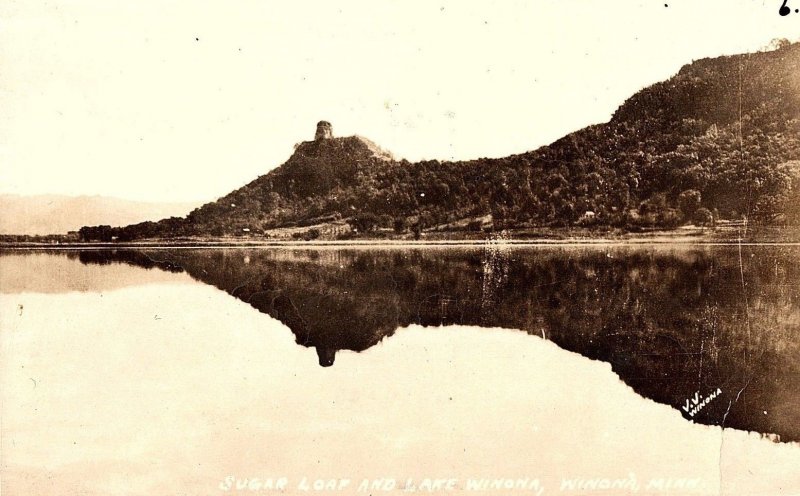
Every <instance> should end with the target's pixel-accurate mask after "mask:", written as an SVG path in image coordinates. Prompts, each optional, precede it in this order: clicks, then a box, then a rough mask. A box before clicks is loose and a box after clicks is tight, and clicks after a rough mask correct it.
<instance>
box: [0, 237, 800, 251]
mask: <svg viewBox="0 0 800 496" xmlns="http://www.w3.org/2000/svg"><path fill="white" fill-rule="evenodd" d="M485 246H495V247H520V248H524V247H579V246H800V241H770V240H764V241H756V240H703V239H586V240H578V239H574V240H573V239H571V240H446V241H445V240H427V241H425V240H422V241H407V240H350V241H267V242H240V243H235V242H194V243H192V242H180V243H169V242H163V241H161V242H138V243H61V244H49V243H14V244H0V251H3V250H8V251H14V250H111V249H194V248H203V249H211V248H217V249H224V248H293V249H298V248H299V249H302V248H353V249H358V248H410V249H415V248H448V247H451V248H452V247H455V248H458V247H467V248H469V247H485Z"/></svg>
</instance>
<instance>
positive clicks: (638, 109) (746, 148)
mask: <svg viewBox="0 0 800 496" xmlns="http://www.w3.org/2000/svg"><path fill="white" fill-rule="evenodd" d="M587 84H591V81H587ZM533 118H540V119H547V116H546V115H540V116H533ZM320 126H322V128H323V129H322V130H321V131H320V130H318V132H317V135H316V137H315V139H314V141H308V142H304V143H301V144H299V145H297V147H296V150H295V153H294V154H293V155H292V157H291V158H289V160H288V161H287V162H286V163H284V164H283V165H282V166H280V167H278V168H277V169H275V170H273V171H271V172H269V173H267V174H265V175H263V176H261V177H259V178H257V179H256V180H254V181H253V182H251V183H249V184H247V185H245V186H243V187H242V188H240V189H238V190H236V191H233V192H231V193H230V194H228V195H226V196H224V197H222V198H220V199H219V200H217V201H215V202H212V203H208V204H206V205H203V206H202V207H200V208H198V209H196V210H194V211H192V212H191V213H190V214H189V215H188V216H187V217H186V218H183V219H168V220H165V221H162V222H160V223H156V224H154V223H145V224H141V225H136V226H129V227H128V228H126V229H124V230H121V231H120V232H118V233H116V234H117V235H118V236H119V238H120V239H134V238H141V237H157V236H167V237H168V236H179V235H223V234H237V233H238V234H241V233H242V232H246V233H250V234H258V233H261V232H263V231H265V230H269V229H272V228H275V227H281V226H295V225H301V226H302V225H311V224H314V223H316V222H320V221H322V220H324V219H337V218H340V219H349V220H350V223H351V225H352V226H354V227H356V228H357V229H358V230H359V232H362V233H363V231H364V230H370V229H372V228H374V227H375V226H376V225H383V226H386V227H388V226H390V225H395V226H396V227H397V229H398V230H400V231H402V230H403V229H405V227H406V226H409V225H412V226H416V230H419V229H420V228H424V227H425V226H431V225H440V224H444V223H448V222H454V221H456V220H459V219H479V218H482V219H492V224H493V227H494V228H514V227H536V226H573V225H593V224H600V225H609V226H618V227H622V228H629V229H633V228H641V227H648V226H658V227H675V226H677V225H679V224H681V223H685V222H694V223H699V224H703V223H709V222H713V221H714V220H715V219H716V218H737V219H738V218H741V217H743V216H746V217H748V218H749V219H752V220H755V221H760V222H765V223H774V222H781V223H785V222H795V221H797V218H798V214H799V213H800V212H798V209H800V207H798V205H800V44H789V43H784V44H782V45H781V46H780V48H778V49H777V50H773V51H768V52H758V53H750V54H743V55H735V56H725V57H718V58H712V59H702V60H698V61H695V62H693V63H691V64H688V65H686V66H684V67H683V68H682V69H681V70H680V72H679V73H678V74H677V75H675V76H674V77H672V78H670V79H669V80H667V81H664V82H661V83H657V84H654V85H652V86H650V87H648V88H645V89H643V90H642V91H640V92H638V93H636V94H635V95H633V96H632V97H631V98H629V99H628V100H627V101H626V102H624V103H623V104H622V105H621V106H620V108H619V109H618V110H617V111H616V113H615V114H614V116H613V118H612V119H611V120H610V121H609V122H607V123H605V124H599V125H594V126H589V127H587V128H585V129H582V130H579V131H576V132H574V133H571V134H569V135H567V136H565V137H564V138H561V139H560V140H558V141H556V142H554V143H553V144H551V145H548V146H544V147H541V148H539V149H537V150H535V151H531V152H527V153H523V154H519V155H512V156H509V157H505V158H499V159H485V158H484V159H477V160H470V161H464V162H440V161H436V160H432V161H423V162H417V163H409V162H407V161H404V160H401V161H397V160H394V159H393V158H392V157H391V155H390V154H388V153H387V152H384V151H383V150H381V149H380V148H378V147H377V146H376V145H375V144H373V143H372V142H370V141H368V140H366V139H364V138H360V137H355V136H353V137H347V138H334V137H332V132H331V129H330V124H328V123H326V122H322V123H320ZM476 227H477V228H480V227H483V226H476ZM84 234H85V235H87V236H85V237H87V238H91V237H93V236H94V237H96V234H97V233H96V232H95V231H85V232H84ZM106 235H108V233H106Z"/></svg>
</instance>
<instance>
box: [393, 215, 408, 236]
mask: <svg viewBox="0 0 800 496" xmlns="http://www.w3.org/2000/svg"><path fill="white" fill-rule="evenodd" d="M406 224H407V223H406V218H405V217H395V218H394V224H393V226H392V227H394V232H395V233H397V234H403V232H405V230H406Z"/></svg>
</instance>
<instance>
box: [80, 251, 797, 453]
mask: <svg viewBox="0 0 800 496" xmlns="http://www.w3.org/2000/svg"><path fill="white" fill-rule="evenodd" d="M69 256H71V257H78V258H79V259H80V261H81V262H83V263H87V264H96V263H101V264H105V263H113V262H121V263H128V264H132V265H138V266H143V267H159V268H162V269H165V270H170V271H181V270H183V271H186V272H187V273H188V274H189V275H191V276H192V277H194V278H195V279H197V280H199V281H202V282H204V283H206V284H210V285H213V286H215V287H217V288H219V289H221V290H223V291H225V292H227V293H228V294H230V295H232V296H234V297H236V298H238V299H240V300H242V301H245V302H247V303H248V304H250V305H252V306H253V307H255V308H256V309H258V310H259V311H261V312H263V313H266V314H269V315H270V316H271V317H273V318H275V319H278V320H279V321H281V322H282V323H284V324H285V325H287V326H288V327H289V328H290V329H291V331H292V332H293V333H294V335H295V337H296V341H297V343H298V344H300V345H303V346H306V347H313V348H315V349H316V351H317V354H318V357H319V363H320V365H322V366H330V365H333V364H334V361H335V357H336V353H337V352H338V351H340V350H352V351H356V352H359V351H363V350H366V349H367V348H369V347H371V346H374V345H376V344H377V343H379V342H380V341H381V340H382V339H384V338H387V337H390V336H391V335H392V334H393V333H394V332H395V330H396V329H398V328H401V327H406V326H409V325H411V324H419V325H423V326H441V325H448V324H460V325H473V326H482V327H503V328H509V329H519V330H522V331H524V332H526V333H528V334H534V335H537V336H540V337H544V338H546V339H549V340H552V341H553V342H555V343H556V344H557V345H559V346H560V347H562V348H564V349H567V350H570V351H574V352H577V353H580V354H581V355H583V356H586V357H588V358H591V359H596V360H602V361H605V362H608V363H610V364H611V366H612V369H613V370H614V371H615V372H616V373H617V374H618V375H619V376H620V377H621V378H622V380H623V381H624V382H626V383H627V384H628V385H630V386H631V387H632V388H633V389H634V390H635V391H636V392H637V393H639V394H640V395H642V396H645V397H647V398H651V399H653V400H655V401H658V402H660V403H664V404H668V405H670V406H672V407H673V408H675V409H678V410H679V411H681V413H682V414H683V415H684V416H685V417H686V418H690V417H691V418H692V420H694V421H697V422H701V423H706V424H712V425H725V426H731V427H735V428H738V429H744V430H752V431H757V432H761V433H775V434H778V435H779V436H780V437H781V439H782V440H784V441H788V440H792V441H798V440H800V391H798V390H797V384H800V343H799V342H798V339H797V336H798V333H799V332H800V302H799V301H798V295H799V294H800V286H798V281H800V277H798V276H800V263H798V262H800V249H798V248H796V247H742V248H738V247H702V248H701V247H679V248H654V247H647V248H643V247H628V248H608V247H605V248H601V247H595V248H578V247H569V248H536V249H530V248H527V249H526V248H503V247H498V246H487V247H486V248H478V249H439V248H436V249H431V248H427V249H419V250H416V249H415V250H403V251H399V250H392V249H368V250H364V249H353V250H342V249H309V250H302V249H297V250H284V249H278V250H274V249H268V250H263V249H230V250H228V249H225V250H217V249H213V250H211V249H196V250H142V251H139V250H114V251H80V252H74V253H71V254H70V255H69ZM432 332H433V331H432ZM476 353H477V354H480V350H476ZM521 380H524V379H522V378H521ZM717 390H719V391H720V393H719V394H718V395H717V396H716V397H714V398H713V400H711V401H709V402H708V403H707V404H706V405H705V406H704V407H703V408H702V409H700V410H699V411H698V412H697V413H696V414H695V415H694V416H691V415H690V413H689V412H688V411H687V410H688V409H687V408H686V405H689V407H691V406H692V403H693V401H692V400H697V398H700V400H702V398H704V397H707V396H709V395H710V394H712V393H714V392H715V391H717Z"/></svg>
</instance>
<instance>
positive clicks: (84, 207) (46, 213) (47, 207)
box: [0, 195, 197, 235]
mask: <svg viewBox="0 0 800 496" xmlns="http://www.w3.org/2000/svg"><path fill="white" fill-rule="evenodd" d="M196 206H197V204H196V203H148V202H137V201H129V200H120V199H118V198H110V197H105V196H63V195H36V196H19V195H0V234H29V235H36V234H65V233H67V232H69V231H77V230H78V229H79V228H80V227H81V226H85V225H92V224H107V225H111V226H125V225H128V224H133V223H137V222H143V221H147V220H159V219H163V218H164V217H170V216H174V215H185V214H186V212H188V211H190V210H191V209H192V208H195V207H196Z"/></svg>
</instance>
